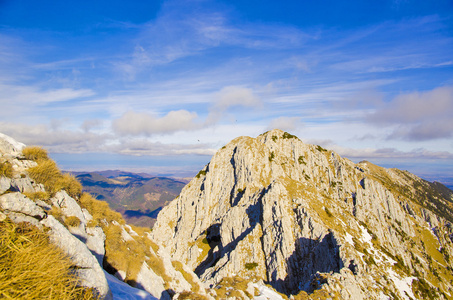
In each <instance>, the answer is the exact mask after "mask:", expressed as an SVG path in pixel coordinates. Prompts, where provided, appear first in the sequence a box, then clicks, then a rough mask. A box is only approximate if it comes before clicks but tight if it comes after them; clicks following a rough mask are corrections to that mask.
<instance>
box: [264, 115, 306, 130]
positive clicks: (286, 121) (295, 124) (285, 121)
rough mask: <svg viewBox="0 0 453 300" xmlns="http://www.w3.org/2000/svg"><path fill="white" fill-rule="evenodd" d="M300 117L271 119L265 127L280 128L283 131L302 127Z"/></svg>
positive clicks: (269, 128) (270, 128)
mask: <svg viewBox="0 0 453 300" xmlns="http://www.w3.org/2000/svg"><path fill="white" fill-rule="evenodd" d="M303 126H304V125H303V123H302V121H301V118H300V117H279V118H276V119H274V120H272V121H271V122H270V124H269V126H268V127H267V130H272V129H281V130H285V131H293V130H296V129H300V128H301V127H303Z"/></svg>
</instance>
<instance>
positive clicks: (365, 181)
mask: <svg viewBox="0 0 453 300" xmlns="http://www.w3.org/2000/svg"><path fill="white" fill-rule="evenodd" d="M452 199H453V198H452V194H451V193H450V192H445V191H444V192H443V193H441V192H439V190H438V189H436V187H435V185H433V184H431V183H429V182H426V181H423V180H421V179H420V178H418V177H416V176H415V175H412V174H410V173H408V172H405V171H399V170H396V169H390V170H387V169H384V168H381V167H378V166H375V165H373V164H371V163H369V162H362V163H359V164H354V163H353V162H351V161H350V160H347V159H344V158H341V157H340V156H339V155H338V154H336V153H334V152H332V151H328V150H326V149H323V148H322V147H320V146H314V145H308V144H304V143H303V142H302V141H300V140H299V139H298V138H297V137H295V136H293V135H291V134H288V133H286V132H283V131H280V130H272V131H269V132H267V133H265V134H262V135H260V136H259V137H257V138H250V137H240V138H237V139H235V140H233V141H232V142H230V143H229V144H228V145H226V146H225V147H223V148H222V149H220V150H219V151H218V152H217V153H216V154H215V155H214V156H213V158H212V160H211V161H210V163H209V164H208V165H207V166H206V167H205V168H204V169H203V170H201V171H200V172H199V173H198V175H197V176H196V177H195V178H194V179H193V180H192V181H191V182H190V183H189V184H188V185H187V186H186V187H185V188H184V189H183V191H182V193H181V194H180V196H179V197H178V198H176V199H175V200H174V201H173V202H171V203H170V204H169V205H168V206H167V207H165V208H164V209H163V210H162V211H161V212H160V213H159V216H158V219H157V222H156V224H155V226H154V229H153V232H152V237H153V239H154V240H155V241H157V242H158V243H159V244H161V245H162V246H163V247H165V248H166V249H167V250H168V251H169V252H170V254H171V256H172V258H173V259H177V260H181V261H182V262H184V263H186V264H187V265H188V266H189V267H191V268H192V269H193V270H194V271H195V273H197V274H198V275H199V276H200V278H201V279H202V280H203V281H205V282H207V283H208V284H211V285H215V284H217V283H218V282H219V281H220V280H221V279H222V278H225V277H229V276H241V277H243V278H250V279H253V278H262V279H263V280H264V281H265V282H267V283H269V284H271V285H272V286H273V287H274V288H275V289H276V290H278V291H280V292H282V293H285V294H287V295H295V294H298V293H299V292H300V291H301V290H302V291H305V292H308V293H313V292H314V293H318V292H321V291H322V292H325V293H327V295H330V297H332V298H339V299H389V297H392V298H395V297H400V298H402V299H410V298H411V297H412V296H413V297H412V298H423V297H427V295H429V296H430V297H435V298H438V299H449V298H451V296H450V295H453V284H452V281H451V280H452V277H451V271H452V266H453V265H452V261H451V260H450V257H453V256H451V255H452V254H453V253H452V250H453V247H452V228H451V227H452V226H451V221H452V217H451V212H452V211H453V210H452V207H453V205H452Z"/></svg>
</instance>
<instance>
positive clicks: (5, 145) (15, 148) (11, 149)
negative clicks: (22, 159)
mask: <svg viewBox="0 0 453 300" xmlns="http://www.w3.org/2000/svg"><path fill="white" fill-rule="evenodd" d="M24 147H25V144H22V143H19V142H18V141H16V140H14V139H13V138H12V137H10V136H7V135H6V134H3V133H0V153H6V154H11V155H19V154H20V153H21V152H22V149H23V148H24Z"/></svg>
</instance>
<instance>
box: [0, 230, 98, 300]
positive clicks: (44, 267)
mask: <svg viewBox="0 0 453 300" xmlns="http://www.w3.org/2000/svg"><path fill="white" fill-rule="evenodd" d="M0 229H1V230H0V298H4V299H62V300H67V299H96V298H95V297H94V294H93V292H92V290H91V289H87V288H84V287H80V286H78V283H79V281H78V279H77V277H75V275H74V274H72V273H71V266H72V264H71V261H70V260H69V258H68V257H66V256H65V255H64V254H63V252H62V251H61V250H60V249H59V248H57V247H56V246H54V245H53V244H51V243H50V242H49V238H48V236H47V235H46V234H45V233H43V232H41V231H39V230H38V229H36V228H35V227H32V226H26V225H16V224H14V223H12V222H10V221H3V222H0Z"/></svg>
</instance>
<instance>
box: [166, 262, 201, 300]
mask: <svg viewBox="0 0 453 300" xmlns="http://www.w3.org/2000/svg"><path fill="white" fill-rule="evenodd" d="M171 264H172V265H173V268H175V270H176V271H179V272H180V273H181V274H182V276H183V277H184V279H185V280H186V281H187V282H188V283H189V284H190V285H191V286H192V289H191V290H192V291H193V292H195V293H198V292H199V291H200V286H199V285H198V284H197V283H196V282H195V281H194V280H193V276H192V275H191V274H189V273H187V272H186V271H184V268H183V265H182V262H180V261H177V260H174V261H172V262H171ZM178 299H179V298H178Z"/></svg>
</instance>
